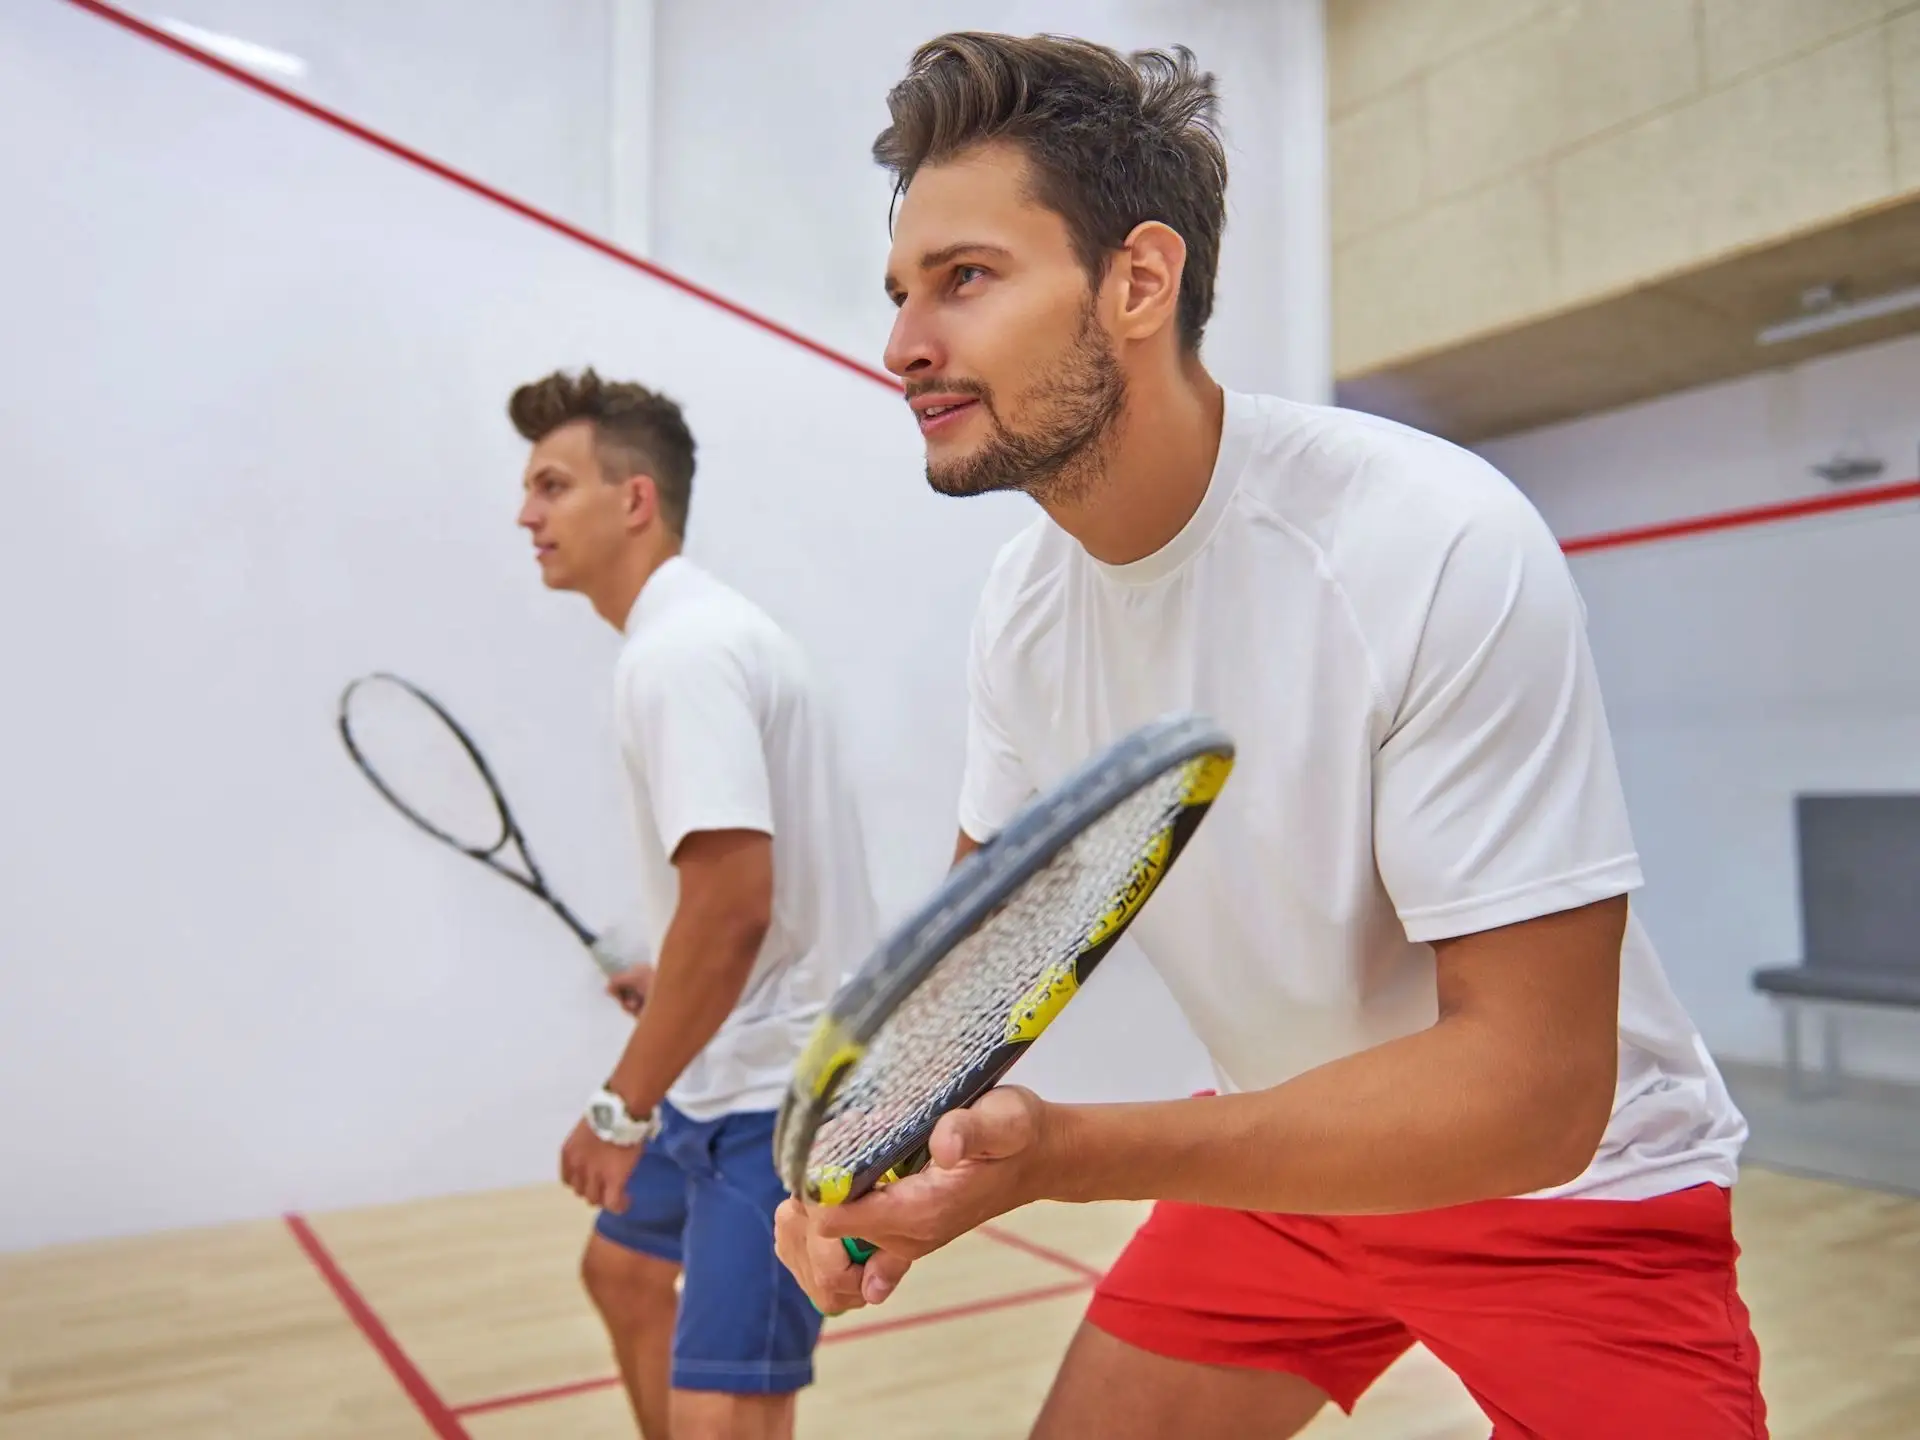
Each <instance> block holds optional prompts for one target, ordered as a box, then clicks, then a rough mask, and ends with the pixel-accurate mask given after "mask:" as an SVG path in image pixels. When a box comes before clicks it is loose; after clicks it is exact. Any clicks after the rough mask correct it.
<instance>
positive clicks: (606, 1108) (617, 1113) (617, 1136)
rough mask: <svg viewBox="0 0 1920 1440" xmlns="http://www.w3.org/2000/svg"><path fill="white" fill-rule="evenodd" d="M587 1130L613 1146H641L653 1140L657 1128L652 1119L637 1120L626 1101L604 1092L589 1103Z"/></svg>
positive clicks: (599, 1093)
mask: <svg viewBox="0 0 1920 1440" xmlns="http://www.w3.org/2000/svg"><path fill="white" fill-rule="evenodd" d="M587 1128H588V1129H590V1130H592V1131H593V1133H594V1134H595V1135H598V1136H599V1137H600V1138H601V1139H602V1140H605V1141H606V1142H607V1143H609V1144H611V1145H640V1144H644V1143H645V1142H646V1141H647V1140H649V1139H651V1138H652V1136H653V1132H654V1129H655V1126H654V1122H653V1119H652V1117H648V1118H647V1119H645V1120H635V1119H634V1118H633V1117H632V1115H630V1114H629V1113H628V1111H627V1104H626V1101H624V1100H622V1099H621V1098H620V1097H619V1096H618V1095H615V1094H613V1093H612V1092H611V1091H607V1090H602V1091H599V1092H598V1093H596V1094H595V1095H594V1096H593V1097H592V1098H591V1099H590V1100H588V1101H587Z"/></svg>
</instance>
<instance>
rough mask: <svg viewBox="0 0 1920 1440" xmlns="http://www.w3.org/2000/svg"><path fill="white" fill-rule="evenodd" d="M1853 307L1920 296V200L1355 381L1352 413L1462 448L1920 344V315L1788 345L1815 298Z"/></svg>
mask: <svg viewBox="0 0 1920 1440" xmlns="http://www.w3.org/2000/svg"><path fill="white" fill-rule="evenodd" d="M1836 282H1838V283H1841V284H1843V285H1844V286H1845V287H1846V298H1851V299H1859V300H1865V299H1869V298H1871V297H1872V296H1875V295H1878V294H1882V293H1885V292H1888V291H1892V290H1898V289H1903V288H1905V287H1907V286H1912V285H1916V284H1920V197H1909V198H1908V199H1906V200H1904V201H1902V202H1898V203H1895V204H1893V205H1889V206H1886V207H1884V208H1881V209H1878V210H1875V211H1871V212H1867V213H1862V214H1859V215H1855V216H1853V217H1851V218H1849V219H1847V220H1845V221H1842V222H1840V223H1838V224H1835V225H1832V226H1829V227H1826V228H1824V229H1821V230H1818V231H1812V232H1808V233H1806V234H1802V235H1798V236H1795V237H1793V238H1792V239H1789V240H1786V241H1782V242H1780V243H1777V244H1773V245H1769V246H1766V247H1763V248H1756V249H1752V250H1748V251H1745V252H1743V253H1741V254H1738V255H1735V256H1732V257H1730V258H1728V259H1725V260H1722V261H1718V262H1716V263H1714V264H1712V265H1708V266H1704V267H1702V268H1700V269H1698V270H1693V271H1690V272H1687V273H1684V274H1681V275H1676V276H1672V277H1669V278H1668V279H1665V280H1662V281H1660V282H1658V283H1657V284H1652V285H1647V286H1643V287H1641V288H1639V289H1636V290H1631V291H1627V292H1625V293H1623V294H1619V295H1615V296H1612V297H1610V298H1608V299H1605V300H1601V301H1597V302H1595V303H1593V304H1590V305H1585V306H1581V307H1578V308H1575V309H1571V310H1566V311H1562V312H1560V313H1559V314H1556V315H1552V316H1549V317H1546V318H1544V319H1540V320H1535V321H1531V322H1528V323H1526V324H1523V325H1520V326H1517V327H1515V328H1512V329H1509V330H1503V331H1499V332H1497V333H1494V334H1490V335H1484V336H1481V337H1478V338H1476V339H1473V340H1470V341H1467V342H1464V343H1462V344H1459V345H1456V346H1453V347H1451V348H1449V349H1446V350H1442V351H1436V352H1433V353H1430V354H1426V355H1421V356H1415V357H1413V358H1411V359H1408V360H1405V361H1402V362H1399V363H1396V364H1392V365H1388V366H1384V367H1382V368H1380V369H1378V370H1375V371H1372V372H1369V373H1367V374H1364V375H1354V376H1347V377H1342V379H1341V381H1340V383H1339V386H1338V399H1339V403H1340V404H1342V405H1348V406H1352V407H1354V408H1356V409H1361V410H1367V411H1370V412H1372V413H1375V414H1379V415H1386V416H1389V417H1390V418H1392V419H1396V420H1401V421H1405V422H1407V423H1409V424H1413V425H1418V426H1420V427H1421V428H1422V429H1426V430H1430V431H1433V432H1435V433H1437V434H1440V435H1444V436H1446V437H1447V438H1449V439H1451V440H1455V441H1458V442H1460V443H1462V444H1474V443H1478V442H1479V441H1482V440H1488V439H1492V438H1493V437H1495V436H1498V435H1506V434H1511V433H1513V432H1515V431H1518V430H1528V429H1532V428H1534V427H1536V426H1540V425H1547V424H1551V423H1553V422H1555V421H1560V420H1570V419H1573V418H1574V417H1576V416H1580V415H1587V414H1592V413H1594V412H1596V411H1600V410H1610V409H1613V408H1615V407H1617V406H1621V405H1627V404H1631V403H1633V402H1634V401H1638V400H1648V399H1652V398H1653V397H1655V396H1658V395H1665V394H1671V393H1673V392H1674V391H1677V390H1684V389H1688V388H1690V387H1692V386H1696V385H1704V384H1708V383H1710V382H1712V381H1716V380H1729V379H1733V378H1735V377H1737V376H1741V375H1748V374H1752V373H1754V372H1755V371H1759V370H1766V369H1771V368H1774V367H1776V366H1781V365H1790V364H1793V363H1796V362H1798V361H1802V360H1808V359H1811V358H1813V357H1814V356H1817V355H1824V354H1829V353H1832V352H1834V351H1837V350H1848V349H1853V348H1855V347H1856V346H1860V345H1865V344H1871V343H1874V342H1876V341H1881V340H1888V339H1892V338H1894V337H1896V336H1899V335H1904V334H1908V333H1912V332H1916V331H1920V309H1912V310H1908V311H1906V312H1904V313H1902V314H1896V315H1889V316H1885V317H1883V318H1881V319H1877V320H1868V321H1863V322H1860V323H1857V324H1849V325H1845V326H1842V327H1839V328H1837V329H1834V330H1830V331H1827V332H1825V333H1822V334H1817V335H1812V336H1808V337H1805V338H1802V339H1798V340H1793V341H1789V342H1786V343H1781V344H1774V345H1761V344H1758V343H1757V342H1756V340H1755V338H1754V337H1755V335H1756V334H1757V333H1758V332H1759V331H1760V330H1761V329H1762V328H1763V327H1765V326H1768V325H1772V324H1774V323H1776V322H1778V321H1781V320H1785V319H1790V318H1793V317H1794V316H1795V315H1797V314H1799V313H1800V306H1801V300H1800V297H1801V294H1802V292H1804V291H1806V290H1808V289H1810V288H1812V287H1814V286H1819V285H1826V284H1833V283H1836Z"/></svg>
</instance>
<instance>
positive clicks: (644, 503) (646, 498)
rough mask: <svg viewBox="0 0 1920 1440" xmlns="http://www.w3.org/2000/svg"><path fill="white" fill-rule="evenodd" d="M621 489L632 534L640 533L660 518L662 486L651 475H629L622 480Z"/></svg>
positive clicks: (628, 526)
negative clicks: (656, 483)
mask: <svg viewBox="0 0 1920 1440" xmlns="http://www.w3.org/2000/svg"><path fill="white" fill-rule="evenodd" d="M620 490H621V497H620V498H621V501H622V504H623V506H624V508H625V510H626V521H627V530H628V532H629V533H630V534H638V533H639V532H640V531H642V530H644V529H646V528H647V527H648V526H649V525H651V524H652V523H653V522H654V521H655V520H656V519H658V518H659V515H660V487H659V486H657V485H655V484H654V483H653V477H652V476H651V475H647V474H639V475H629V476H628V477H627V478H626V479H625V480H622V481H621V482H620Z"/></svg>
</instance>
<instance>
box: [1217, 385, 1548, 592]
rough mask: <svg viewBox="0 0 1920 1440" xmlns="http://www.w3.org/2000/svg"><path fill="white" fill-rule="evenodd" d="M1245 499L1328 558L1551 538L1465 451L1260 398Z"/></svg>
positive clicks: (1354, 417)
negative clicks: (1499, 536) (1502, 533)
mask: <svg viewBox="0 0 1920 1440" xmlns="http://www.w3.org/2000/svg"><path fill="white" fill-rule="evenodd" d="M1253 403H1254V404H1256V405H1257V406H1258V407H1259V409H1260V411H1261V412H1262V415H1263V418H1264V421H1265V423H1264V424H1263V425H1261V426H1260V427H1259V428H1258V430H1257V432H1256V434H1255V437H1254V441H1253V445H1252V453H1251V454H1250V456H1249V459H1248V464H1247V467H1246V473H1245V478H1244V479H1243V481H1242V484H1241V492H1242V496H1243V498H1244V499H1245V501H1246V502H1247V503H1248V504H1249V505H1251V506H1252V507H1254V508H1256V509H1264V510H1265V511H1267V512H1269V513H1270V514H1271V516H1272V517H1273V518H1274V519H1275V520H1276V521H1278V522H1280V523H1282V524H1286V525H1288V526H1290V527H1292V528H1293V529H1295V530H1296V531H1298V532H1299V534H1300V536H1301V538H1302V539H1303V540H1305V541H1307V542H1308V543H1310V544H1312V545H1313V546H1314V547H1315V548H1316V549H1317V550H1319V551H1320V552H1321V553H1322V554H1323V555H1325V556H1326V557H1327V560H1328V563H1329V564H1330V565H1332V566H1333V567H1334V568H1335V569H1336V570H1338V569H1340V568H1341V566H1342V564H1343V563H1344V562H1345V561H1347V560H1348V559H1350V558H1353V557H1361V558H1365V557H1369V556H1376V555H1379V554H1382V553H1394V554H1401V555H1404V554H1417V553H1419V552H1421V551H1423V550H1424V551H1426V552H1429V553H1439V552H1443V551H1444V550H1445V549H1446V548H1447V547H1448V546H1449V545H1450V544H1452V543H1453V541H1454V540H1455V538H1456V537H1457V536H1458V535H1459V534H1460V533H1461V532H1462V531H1464V530H1468V529H1474V528H1482V527H1488V526H1491V527H1493V528H1495V529H1502V528H1504V529H1508V530H1512V531H1514V532H1516V538H1525V539H1529V540H1534V539H1538V538H1541V537H1543V536H1544V537H1547V538H1551V537H1550V535H1548V532H1547V530H1546V526H1545V524H1544V522H1543V521H1542V520H1541V519H1540V516H1539V514H1538V512H1537V511H1536V510H1535V509H1534V507H1533V504H1532V502H1531V501H1529V500H1528V499H1527V498H1526V496H1525V495H1524V494H1522V493H1521V491H1520V489H1519V487H1517V486H1516V485H1514V483H1513V482H1512V481H1511V480H1509V479H1508V478H1507V477H1506V476H1505V475H1503V474H1502V473H1501V472H1500V471H1499V470H1498V469H1496V468H1495V467H1494V466H1493V465H1492V464H1491V463H1489V462H1488V461H1487V460H1486V459H1484V458H1483V457H1481V456H1479V455H1476V454H1475V453H1474V452H1473V451H1471V450H1468V449H1466V448H1465V447H1464V446H1461V445H1457V444H1455V443H1453V442H1452V441H1450V440H1445V439H1442V438H1441V437H1439V436H1437V435H1430V434H1427V433H1426V432H1425V431H1421V430H1416V429H1414V428H1412V427H1411V426H1408V425H1402V424H1399V423H1398V422H1396V421H1392V420H1385V419H1381V418H1380V417H1378V416H1374V415H1367V414H1364V413H1362V412H1360V411H1355V410H1346V409H1341V408H1338V407H1335V406H1316V405H1301V404H1296V403H1294V402H1291V401H1286V400H1278V399H1274V398H1272V397H1265V396H1262V397H1253Z"/></svg>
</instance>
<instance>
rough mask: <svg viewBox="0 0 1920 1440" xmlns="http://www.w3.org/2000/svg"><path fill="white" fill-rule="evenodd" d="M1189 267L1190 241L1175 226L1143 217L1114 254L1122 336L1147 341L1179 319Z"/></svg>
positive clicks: (1120, 334)
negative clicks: (1182, 279) (1183, 282)
mask: <svg viewBox="0 0 1920 1440" xmlns="http://www.w3.org/2000/svg"><path fill="white" fill-rule="evenodd" d="M1186 266H1187V242H1186V241H1185V240H1183V239H1181V238H1180V233H1179V232H1178V231H1177V230H1175V229H1174V228H1173V227H1172V226H1170V225H1166V224H1164V223H1162V222H1161V221H1158V220H1142V221H1141V222H1140V223H1139V224H1138V225H1136V226H1134V227H1133V232H1132V233H1131V234H1129V235H1128V236H1127V238H1126V241H1125V243H1124V244H1122V245H1121V247H1120V249H1119V250H1118V251H1117V252H1116V253H1115V255H1114V257H1113V267H1112V269H1111V270H1110V271H1109V272H1108V274H1109V275H1110V276H1112V277H1113V278H1114V279H1115V280H1117V281H1118V283H1119V286H1120V294H1119V303H1120V314H1119V325H1118V333H1119V336H1120V338H1121V339H1125V340H1145V339H1147V338H1148V337H1149V336H1151V335H1154V334H1157V333H1158V332H1159V331H1161V330H1164V329H1168V328H1170V327H1172V326H1174V325H1176V324H1177V323H1178V322H1179V318H1180V277H1181V275H1182V274H1184V273H1185V271H1186Z"/></svg>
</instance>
